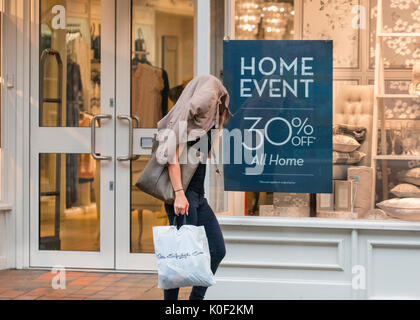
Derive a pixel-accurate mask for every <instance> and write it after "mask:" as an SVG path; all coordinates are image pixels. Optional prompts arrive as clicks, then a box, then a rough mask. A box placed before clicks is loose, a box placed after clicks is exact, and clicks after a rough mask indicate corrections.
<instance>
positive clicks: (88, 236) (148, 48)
mask: <svg viewBox="0 0 420 320" xmlns="http://www.w3.org/2000/svg"><path fill="white" fill-rule="evenodd" d="M58 4H61V5H63V6H64V7H65V8H66V20H67V28H66V30H56V29H54V28H53V27H52V26H51V21H52V19H51V11H52V7H53V6H56V5H58ZM131 18H132V21H131V30H132V33H131V37H132V44H131V46H132V56H131V66H132V72H131V86H132V98H131V101H132V104H131V115H132V117H133V119H136V120H137V119H141V121H137V123H136V126H137V127H138V128H148V129H151V128H156V123H157V122H158V121H159V120H160V119H161V118H162V117H163V116H164V115H166V113H167V112H168V111H169V110H170V109H171V108H172V107H173V105H174V104H175V103H176V101H177V99H178V98H179V96H180V94H181V93H182V90H183V88H184V87H185V86H186V85H187V84H188V82H189V81H190V80H191V79H192V78H193V68H194V65H193V63H194V7H193V6H192V3H191V2H190V1H179V2H178V1H175V2H174V1H165V0H159V1H156V0H153V1H147V0H133V1H132V17H131ZM41 20H42V21H41V35H40V42H41V49H40V61H41V65H40V68H41V70H43V73H41V79H40V83H41V84H42V89H41V92H43V96H44V101H43V102H42V103H40V125H41V126H57V127H90V126H91V121H92V118H93V116H94V115H97V114H100V113H101V99H100V96H101V95H100V93H101V35H102V34H101V1H100V0H83V1H70V0H67V1H65V0H61V1H56V0H54V1H52V0H42V1H41ZM50 49H52V50H54V52H57V53H58V55H51V53H50V52H51V51H48V50H50ZM48 53H50V54H48ZM57 56H59V57H60V60H61V61H58V59H57ZM58 74H62V75H63V77H61V78H62V79H63V80H62V81H59V80H58V79H59V78H60V77H58V76H57V75H58ZM60 89H61V90H60ZM57 94H58V95H60V97H62V103H61V104H60V103H56V102H55V101H54V102H52V101H50V100H48V98H49V97H53V96H57ZM145 106H147V107H145ZM147 161H148V157H147V156H141V157H137V159H136V160H135V161H131V175H132V182H133V183H132V187H131V190H132V191H131V208H132V210H131V252H132V253H152V252H153V239H152V227H153V226H155V225H167V224H169V222H168V219H167V216H166V213H165V211H164V207H163V203H162V202H160V201H158V200H156V199H154V198H153V197H151V196H148V195H146V194H144V193H143V192H140V191H139V190H138V189H137V188H136V187H135V185H134V184H135V182H136V181H137V179H138V177H139V176H140V174H141V172H142V170H143V168H144V167H145V165H146V164H147ZM39 165H40V234H39V237H40V249H41V250H62V251H99V250H100V242H99V239H100V201H99V200H100V199H99V185H100V164H99V162H98V161H96V160H94V159H93V157H92V156H91V155H90V154H42V155H41V157H40V164H39Z"/></svg>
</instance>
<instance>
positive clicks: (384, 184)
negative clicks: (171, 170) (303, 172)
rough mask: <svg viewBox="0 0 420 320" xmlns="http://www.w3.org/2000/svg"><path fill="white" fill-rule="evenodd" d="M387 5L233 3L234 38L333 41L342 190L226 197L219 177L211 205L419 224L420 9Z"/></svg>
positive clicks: (253, 212) (338, 185) (336, 165)
mask: <svg viewBox="0 0 420 320" xmlns="http://www.w3.org/2000/svg"><path fill="white" fill-rule="evenodd" d="M382 2H383V7H382V8H380V7H379V8H378V3H377V1H376V0H369V1H362V2H360V1H340V2H339V4H337V3H336V2H326V1H320V0H316V1H307V0H302V1H264V0H236V1H234V3H235V5H234V13H233V14H232V16H233V17H234V19H235V28H234V34H232V35H231V39H235V40H288V39H294V40H299V39H304V40H333V43H334V54H333V61H334V97H333V101H334V102H333V114H334V120H333V123H334V125H333V137H332V139H333V180H334V192H333V193H332V194H319V195H317V196H316V197H314V195H309V194H287V193H272V194H270V193H264V192H257V191H256V190H255V191H249V192H244V193H240V194H236V193H235V194H231V195H230V196H227V195H226V194H224V198H222V194H220V193H219V194H217V193H215V191H214V190H220V189H219V188H220V186H223V181H219V182H216V180H217V178H213V177H212V178H210V186H209V187H210V194H211V195H212V196H211V197H210V200H211V201H215V202H217V203H218V204H219V206H220V203H223V206H222V207H223V208H224V210H225V211H229V212H230V214H234V215H243V216H278V217H309V216H311V217H313V216H315V215H314V214H311V213H310V212H314V211H316V217H318V218H327V217H328V218H344V219H381V220H388V219H391V220H392V219H400V220H420V216H418V215H415V214H413V211H415V210H418V211H420V207H419V206H418V202H417V200H416V199H418V197H419V195H418V194H419V191H420V189H419V188H420V182H419V181H417V180H418V179H419V177H420V173H419V172H418V169H420V121H419V120H420V108H419V105H420V104H419V102H420V97H419V89H420V82H419V81H420V69H419V68H420V67H419V66H420V60H419V59H420V55H419V48H418V41H419V40H418V39H419V38H418V34H419V33H420V25H419V23H418V22H419V19H418V12H420V7H419V5H418V3H417V2H415V1H407V2H405V4H404V5H402V4H398V3H397V2H394V1H391V2H388V1H382ZM358 6H362V7H363V8H361V9H360V8H359V9H360V10H359V9H358V10H355V7H358ZM356 9H357V8H356ZM362 9H364V10H365V11H363V12H366V15H365V16H364V15H362V14H361V12H362ZM358 15H359V16H358ZM379 16H381V17H382V19H378V17H379ZM378 20H379V22H381V21H382V24H379V25H378V24H377V22H378ZM354 21H358V24H355V23H354ZM332 26H333V27H332ZM378 27H379V30H382V32H381V33H378V34H376V30H377V28H378ZM220 40H221V39H220ZM380 42H383V51H380V52H377V51H376V47H378V46H377V45H376V44H377V43H380ZM366 52H369V54H366ZM381 66H382V67H383V71H380V68H381ZM378 70H379V71H378ZM254 90H255V91H256V89H254ZM219 180H222V179H219ZM238 197H239V199H243V200H240V201H241V205H240V206H239V208H240V212H239V213H238V212H235V213H233V212H232V211H231V210H229V208H232V205H229V202H233V201H235V205H234V207H235V208H237V207H238V204H237V202H238V200H237V199H238ZM314 199H315V200H314Z"/></svg>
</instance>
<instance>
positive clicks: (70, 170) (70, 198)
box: [66, 61, 83, 208]
mask: <svg viewBox="0 0 420 320" xmlns="http://www.w3.org/2000/svg"><path fill="white" fill-rule="evenodd" d="M82 90H83V87H82V80H81V76H80V67H79V65H78V64H77V63H74V62H72V61H68V62H67V95H66V97H67V104H66V116H67V121H66V123H67V127H78V126H79V114H80V109H79V105H80V104H81V101H82ZM77 175H78V155H77V154H67V155H66V207H67V208H71V207H72V206H73V204H74V203H75V202H76V201H77V180H78V177H77Z"/></svg>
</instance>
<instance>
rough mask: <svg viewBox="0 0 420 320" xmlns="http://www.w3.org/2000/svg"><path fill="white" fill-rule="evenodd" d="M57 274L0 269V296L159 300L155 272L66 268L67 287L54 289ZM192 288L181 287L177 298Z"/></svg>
mask: <svg viewBox="0 0 420 320" xmlns="http://www.w3.org/2000/svg"><path fill="white" fill-rule="evenodd" d="M55 276H56V274H52V273H51V272H50V271H40V270H4V271H0V300H161V299H163V291H162V290H161V289H159V288H157V275H156V274H137V273H99V272H66V274H65V277H66V282H65V283H66V288H65V289H54V288H53V278H54V277H55ZM190 291H191V288H183V289H181V290H180V300H186V299H188V297H189V293H190Z"/></svg>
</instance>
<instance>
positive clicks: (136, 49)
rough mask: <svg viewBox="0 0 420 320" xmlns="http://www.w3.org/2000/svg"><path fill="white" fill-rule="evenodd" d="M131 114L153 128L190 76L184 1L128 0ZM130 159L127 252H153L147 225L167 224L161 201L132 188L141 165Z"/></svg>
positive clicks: (188, 14)
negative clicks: (150, 3)
mask: <svg viewBox="0 0 420 320" xmlns="http://www.w3.org/2000/svg"><path fill="white" fill-rule="evenodd" d="M131 18H132V20H131V39H132V42H131V50H132V52H131V65H132V74H131V89H132V90H131V96H132V103H131V115H132V117H133V118H135V117H138V118H139V120H140V127H141V128H156V127H157V122H158V121H159V120H160V119H161V118H162V117H164V116H165V115H166V114H167V113H168V112H169V110H170V109H171V108H172V107H173V106H174V104H175V103H176V102H177V100H178V98H179V96H180V95H181V93H182V91H183V89H184V88H185V86H186V85H187V84H188V82H189V81H190V80H191V79H192V78H193V76H194V7H193V5H192V3H191V2H190V1H164V0H156V1H153V7H150V6H149V5H148V3H147V1H144V0H133V1H132V17H131ZM148 159H149V158H148V157H145V156H142V157H140V158H139V159H138V160H136V161H132V163H131V250H130V251H131V252H132V253H153V252H154V248H153V237H152V227H153V226H162V225H168V224H169V221H168V218H167V215H166V211H165V208H164V206H163V203H162V202H161V201H159V200H157V199H155V198H153V197H151V196H149V195H147V194H145V193H143V192H141V191H140V190H138V189H137V187H135V185H134V184H135V182H136V181H137V179H138V177H139V176H140V174H141V172H142V171H143V169H144V167H145V166H146V164H147V161H148Z"/></svg>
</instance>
